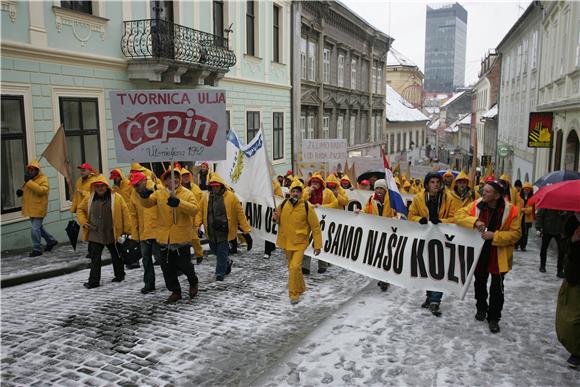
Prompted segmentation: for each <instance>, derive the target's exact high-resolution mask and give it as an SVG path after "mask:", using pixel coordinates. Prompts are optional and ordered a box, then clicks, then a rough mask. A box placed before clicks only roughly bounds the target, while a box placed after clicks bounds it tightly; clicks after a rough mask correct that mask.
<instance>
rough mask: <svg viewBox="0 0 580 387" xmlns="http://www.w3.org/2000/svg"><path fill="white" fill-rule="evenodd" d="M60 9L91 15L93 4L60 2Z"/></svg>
mask: <svg viewBox="0 0 580 387" xmlns="http://www.w3.org/2000/svg"><path fill="white" fill-rule="evenodd" d="M60 6H61V8H66V9H70V10H73V11H78V12H83V13H88V14H89V15H92V14H93V2H92V1H61V2H60Z"/></svg>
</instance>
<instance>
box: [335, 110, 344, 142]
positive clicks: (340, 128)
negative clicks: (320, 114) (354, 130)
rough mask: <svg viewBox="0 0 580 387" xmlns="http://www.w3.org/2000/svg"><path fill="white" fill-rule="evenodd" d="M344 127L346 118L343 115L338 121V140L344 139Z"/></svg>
mask: <svg viewBox="0 0 580 387" xmlns="http://www.w3.org/2000/svg"><path fill="white" fill-rule="evenodd" d="M343 125H344V117H343V116H342V115H340V116H338V119H337V120H336V138H338V139H341V138H343V135H344V134H343V131H344V129H343Z"/></svg>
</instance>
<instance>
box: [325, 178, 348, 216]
mask: <svg viewBox="0 0 580 387" xmlns="http://www.w3.org/2000/svg"><path fill="white" fill-rule="evenodd" d="M328 183H334V184H336V190H337V191H338V195H335V197H336V200H338V207H337V208H341V209H344V208H345V207H346V206H347V205H348V201H349V200H348V195H347V194H346V190H345V189H344V188H342V187H341V186H340V181H339V180H338V178H337V177H336V176H335V175H334V174H332V175H329V176H328V177H327V178H326V185H328ZM330 191H331V192H332V190H330ZM332 193H333V194H334V192H332Z"/></svg>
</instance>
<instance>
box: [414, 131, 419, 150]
mask: <svg viewBox="0 0 580 387" xmlns="http://www.w3.org/2000/svg"><path fill="white" fill-rule="evenodd" d="M415 146H416V147H418V146H419V131H418V130H417V131H416V132H415Z"/></svg>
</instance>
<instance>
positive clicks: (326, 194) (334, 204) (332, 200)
mask: <svg viewBox="0 0 580 387" xmlns="http://www.w3.org/2000/svg"><path fill="white" fill-rule="evenodd" d="M314 179H318V180H320V183H321V185H322V189H323V193H322V207H325V208H339V205H338V200H337V199H336V197H335V196H334V194H333V193H332V191H331V190H329V189H328V188H326V183H325V182H324V179H323V178H322V176H321V175H320V174H319V173H315V174H314V175H313V176H312V178H310V180H309V181H308V187H306V188H305V189H304V192H303V193H302V198H303V199H304V200H309V199H310V190H311V188H310V185H311V184H312V180H314Z"/></svg>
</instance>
